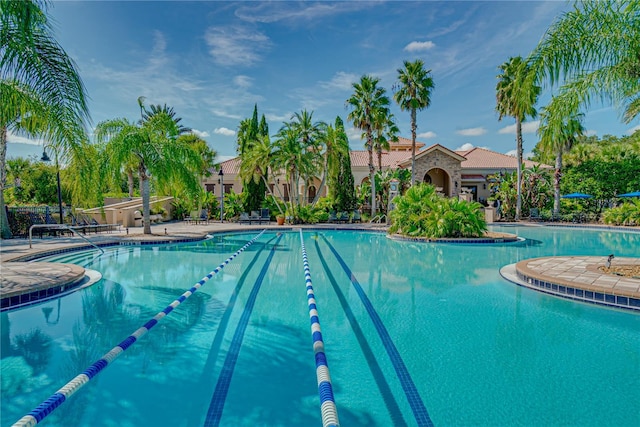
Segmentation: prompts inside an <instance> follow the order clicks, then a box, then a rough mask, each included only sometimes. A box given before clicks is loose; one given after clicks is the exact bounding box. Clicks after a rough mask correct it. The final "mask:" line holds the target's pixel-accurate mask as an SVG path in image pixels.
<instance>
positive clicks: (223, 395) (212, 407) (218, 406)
mask: <svg viewBox="0 0 640 427" xmlns="http://www.w3.org/2000/svg"><path fill="white" fill-rule="evenodd" d="M280 239H282V234H281V235H280V236H278V240H276V242H275V243H274V245H273V247H272V248H271V251H270V252H269V256H268V257H267V260H266V261H265V263H264V265H263V266H262V270H260V274H259V275H258V278H257V279H256V282H255V283H254V285H253V289H251V294H249V298H248V299H247V302H246V303H245V306H244V310H243V311H242V316H240V321H239V322H238V326H237V328H236V332H235V333H234V334H233V340H232V341H231V345H230V346H229V351H228V353H227V358H226V359H225V361H224V365H223V366H222V370H221V371H220V375H219V376H218V383H217V384H216V389H215V391H214V392H213V396H212V397H211V403H210V404H209V410H208V411H207V417H206V418H205V421H204V426H205V427H217V426H219V425H220V419H221V418H222V411H223V409H224V404H225V401H226V400H227V393H228V392H229V385H230V384H231V377H232V376H233V370H234V369H235V366H236V362H237V361H238V355H239V354H240V348H241V346H242V339H243V338H244V333H245V331H246V330H247V326H248V325H249V318H250V317H251V312H252V311H253V306H254V305H255V302H256V298H257V297H258V292H259V291H260V286H261V285H262V281H263V280H264V277H265V276H266V274H267V270H268V269H269V265H270V264H271V260H273V256H274V254H275V253H276V246H277V245H278V243H279V242H280Z"/></svg>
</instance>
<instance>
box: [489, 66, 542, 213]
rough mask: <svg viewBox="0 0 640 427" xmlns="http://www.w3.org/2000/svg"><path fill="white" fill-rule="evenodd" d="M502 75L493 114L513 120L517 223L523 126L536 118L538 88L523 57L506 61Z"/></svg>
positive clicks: (520, 199)
mask: <svg viewBox="0 0 640 427" xmlns="http://www.w3.org/2000/svg"><path fill="white" fill-rule="evenodd" d="M498 69H499V70H500V72H501V74H500V75H499V76H498V79H499V81H498V84H497V85H496V111H498V113H499V117H498V120H502V118H503V117H505V116H509V117H513V118H514V119H515V120H516V157H517V159H518V167H517V184H516V185H517V186H516V188H517V192H518V195H517V199H516V214H515V219H516V221H517V220H518V219H520V216H521V215H522V151H523V149H522V122H523V121H525V120H526V119H527V117H531V118H534V117H535V116H536V114H537V112H536V109H535V108H534V106H535V104H536V102H537V100H538V95H540V87H539V86H537V85H536V84H535V83H534V79H533V77H534V76H533V74H532V73H531V72H530V70H529V67H528V66H527V63H526V62H524V61H523V60H522V57H520V56H517V57H513V58H509V60H508V61H507V62H505V63H504V64H502V65H501V66H500V67H498Z"/></svg>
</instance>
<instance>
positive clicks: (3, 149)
mask: <svg viewBox="0 0 640 427" xmlns="http://www.w3.org/2000/svg"><path fill="white" fill-rule="evenodd" d="M6 182H7V127H6V126H2V128H1V129H0V223H1V224H0V226H1V233H0V235H1V237H2V238H3V239H10V238H11V237H13V236H12V234H11V228H10V227H9V218H8V217H7V209H6V208H5V205H4V188H5V184H6Z"/></svg>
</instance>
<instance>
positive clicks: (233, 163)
mask: <svg viewBox="0 0 640 427" xmlns="http://www.w3.org/2000/svg"><path fill="white" fill-rule="evenodd" d="M240 163H242V162H241V161H240V157H234V158H233V159H229V160H225V161H224V162H222V163H220V166H221V167H222V173H224V174H225V175H237V174H239V173H240ZM214 172H215V173H218V171H217V170H215V171H214Z"/></svg>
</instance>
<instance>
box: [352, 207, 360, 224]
mask: <svg viewBox="0 0 640 427" xmlns="http://www.w3.org/2000/svg"><path fill="white" fill-rule="evenodd" d="M351 222H362V216H361V215H360V211H359V210H358V209H356V210H354V211H353V216H352V217H351Z"/></svg>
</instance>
